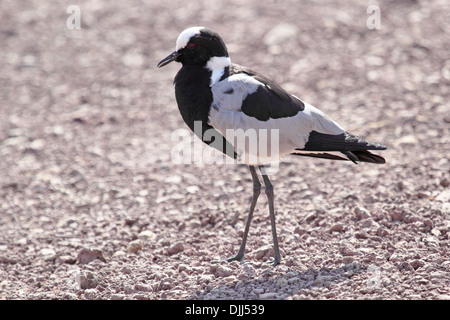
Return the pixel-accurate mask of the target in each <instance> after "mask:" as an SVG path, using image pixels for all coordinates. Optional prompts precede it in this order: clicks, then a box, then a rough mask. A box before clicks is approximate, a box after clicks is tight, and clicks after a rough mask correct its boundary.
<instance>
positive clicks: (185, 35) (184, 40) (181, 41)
mask: <svg viewBox="0 0 450 320" xmlns="http://www.w3.org/2000/svg"><path fill="white" fill-rule="evenodd" d="M202 29H205V27H190V28H187V29H185V30H183V32H181V33H180V35H179V36H178V39H177V44H176V47H175V50H176V51H178V50H180V49H182V48H184V47H186V45H187V44H188V42H189V40H190V39H191V38H192V37H194V36H196V35H197V34H199V33H200V31H201V30H202Z"/></svg>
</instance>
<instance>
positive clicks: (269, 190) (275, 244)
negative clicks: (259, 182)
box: [259, 166, 281, 266]
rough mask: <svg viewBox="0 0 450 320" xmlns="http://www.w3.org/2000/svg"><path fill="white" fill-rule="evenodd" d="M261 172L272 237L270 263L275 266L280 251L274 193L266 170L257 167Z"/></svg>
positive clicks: (278, 259)
mask: <svg viewBox="0 0 450 320" xmlns="http://www.w3.org/2000/svg"><path fill="white" fill-rule="evenodd" d="M259 170H260V171H261V175H262V177H263V179H264V185H265V191H266V195H267V200H268V202H269V216H270V225H271V227H272V236H273V251H274V259H273V261H271V262H270V263H271V264H272V265H273V266H276V265H277V264H279V263H280V261H281V256H280V249H279V248H278V237H277V229H276V227H275V211H274V205H273V202H274V193H273V185H272V183H271V182H270V180H269V177H268V176H267V174H266V170H265V168H264V167H262V166H261V167H259Z"/></svg>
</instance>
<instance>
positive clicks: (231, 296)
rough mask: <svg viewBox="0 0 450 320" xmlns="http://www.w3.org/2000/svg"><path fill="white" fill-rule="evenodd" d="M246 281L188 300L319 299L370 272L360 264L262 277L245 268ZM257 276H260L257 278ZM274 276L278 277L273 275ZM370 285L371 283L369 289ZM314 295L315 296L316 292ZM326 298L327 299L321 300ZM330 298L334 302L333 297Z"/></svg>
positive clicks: (215, 289) (203, 291)
mask: <svg viewBox="0 0 450 320" xmlns="http://www.w3.org/2000/svg"><path fill="white" fill-rule="evenodd" d="M242 268H243V270H244V273H246V277H244V279H243V280H240V281H237V283H236V282H233V283H231V284H223V285H219V286H216V287H214V286H208V287H207V288H206V289H204V290H202V291H197V292H196V293H195V294H193V295H191V296H190V297H188V298H187V299H188V300H189V299H190V300H221V299H226V300H255V299H276V300H285V299H288V298H289V297H292V296H294V295H298V297H299V298H304V299H316V295H317V292H318V291H317V290H315V289H317V288H320V287H323V288H331V287H332V286H334V285H335V284H337V283H339V282H343V281H351V278H352V277H353V276H354V275H357V274H360V273H363V272H367V270H366V269H367V268H366V267H365V266H363V265H362V264H360V263H357V262H353V263H349V264H345V265H341V266H338V267H334V268H328V267H321V268H309V269H307V270H305V271H287V272H284V273H283V274H280V273H276V272H272V271H271V267H267V270H265V271H264V272H263V273H262V274H261V273H260V272H259V271H257V270H255V268H253V267H250V266H249V265H248V264H243V265H242ZM257 273H258V274H259V275H257ZM274 273H275V274H274ZM370 286H371V284H370V283H368V287H370ZM314 291H315V292H314ZM321 297H322V298H327V296H326V295H325V296H321ZM329 298H333V297H332V294H331V295H329Z"/></svg>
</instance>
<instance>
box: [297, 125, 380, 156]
mask: <svg viewBox="0 0 450 320" xmlns="http://www.w3.org/2000/svg"><path fill="white" fill-rule="evenodd" d="M296 150H297V151H298V152H294V153H292V154H294V155H297V156H306V157H316V158H323V159H331V160H350V161H353V162H354V163H357V162H369V163H380V164H381V163H386V160H385V159H384V158H383V157H381V156H379V155H376V154H373V153H371V152H370V151H368V150H386V146H384V145H382V144H379V143H374V142H370V141H367V140H365V139H364V138H361V137H358V136H354V135H351V134H349V133H347V132H345V133H343V134H339V135H331V134H323V133H319V132H316V131H312V132H311V134H310V135H309V139H308V142H307V143H306V144H305V147H304V148H303V149H296ZM302 151H338V152H341V153H343V154H345V155H346V156H347V158H343V157H340V156H338V155H334V154H330V153H326V152H325V153H322V152H321V153H310V152H307V153H302Z"/></svg>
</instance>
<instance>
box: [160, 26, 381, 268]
mask: <svg viewBox="0 0 450 320" xmlns="http://www.w3.org/2000/svg"><path fill="white" fill-rule="evenodd" d="M172 61H176V62H180V63H181V64H182V67H181V69H180V70H179V72H178V73H177V75H176V76H175V80H174V84H175V96H176V100H177V103H178V108H179V110H180V113H181V116H182V117H183V120H184V121H185V122H186V124H187V125H188V127H189V128H190V129H191V130H193V131H194V124H195V123H196V122H200V123H201V132H195V131H194V133H196V134H197V135H198V136H199V138H200V139H202V141H203V142H205V143H206V144H208V145H210V146H213V147H215V148H217V149H219V150H221V151H222V152H224V153H225V154H227V155H228V156H230V157H232V158H235V159H236V158H239V155H240V154H242V152H243V153H244V154H245V153H246V151H247V152H249V150H237V149H236V147H237V145H236V142H235V141H228V140H227V139H226V134H225V133H226V132H227V130H229V129H233V130H236V129H242V130H243V131H246V130H249V129H255V130H261V129H267V130H277V134H278V143H279V145H278V146H277V147H278V148H277V149H278V156H279V157H282V156H284V155H287V154H294V155H299V156H309V157H318V158H324V159H331V160H350V161H352V162H354V163H357V162H369V163H385V159H384V158H383V157H381V156H378V155H375V154H373V153H371V152H370V151H369V150H384V149H386V147H385V146H383V145H382V144H379V143H374V142H370V141H367V140H365V139H364V138H362V137H358V136H355V135H352V134H350V133H348V132H346V131H345V130H344V129H343V128H342V127H341V126H340V125H339V124H338V123H336V122H335V121H333V120H332V119H331V118H330V117H328V116H327V115H325V114H324V113H323V112H321V111H320V110H318V109H317V108H315V107H313V106H311V105H310V104H308V103H306V102H304V101H302V100H300V99H299V98H298V97H296V96H294V95H292V94H289V93H287V92H286V91H285V90H284V89H283V88H281V87H280V86H279V85H278V84H276V83H275V82H274V81H273V80H271V79H268V78H267V77H265V76H263V75H261V74H259V73H256V72H254V71H252V70H250V69H248V68H246V67H243V66H240V65H237V64H233V63H231V60H230V57H229V56H228V51H227V47H226V46H225V43H224V41H223V40H222V38H221V37H220V36H219V35H218V34H217V33H216V32H214V31H212V30H210V29H207V28H205V27H191V28H188V29H186V30H184V31H183V32H181V34H180V35H179V37H178V39H177V41H176V50H175V51H174V52H173V53H171V54H170V55H169V56H167V57H166V58H164V59H163V60H161V61H160V62H159V63H158V65H157V66H158V67H163V66H165V65H167V64H169V63H170V62H172ZM208 130H212V131H213V132H215V133H216V134H214V137H215V138H214V139H206V138H205V135H204V133H205V132H206V131H208ZM206 136H208V137H211V135H206ZM257 137H258V138H259V136H257ZM245 148H246V147H244V149H245ZM331 152H337V153H339V154H342V155H344V156H342V155H336V154H333V153H331ZM250 158H252V159H250ZM243 161H244V162H245V163H246V164H247V165H248V166H249V168H250V173H251V176H252V180H253V197H252V200H251V203H250V210H249V213H248V217H247V221H246V225H245V230H244V234H243V237H242V241H241V245H240V248H239V251H238V252H237V254H236V255H234V256H232V257H230V258H227V259H225V260H227V261H233V260H238V261H240V262H242V261H243V260H244V251H245V244H246V241H247V236H248V231H249V228H250V223H251V220H252V216H253V211H254V209H255V205H256V202H257V200H258V196H259V194H260V191H261V183H260V180H259V178H258V174H257V170H256V167H258V168H259V170H260V172H261V175H262V178H263V181H264V185H265V193H266V195H267V198H268V203H269V216H270V223H271V228H272V236H273V244H274V247H273V248H274V259H273V261H271V263H272V264H273V265H277V264H279V263H280V260H281V256H280V251H279V248H278V238H277V232H276V227H275V212H274V192H273V186H272V184H271V182H270V180H269V177H268V175H267V172H266V171H265V167H264V165H265V163H264V161H263V159H261V158H260V157H259V156H258V154H256V156H255V157H244V159H243Z"/></svg>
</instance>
